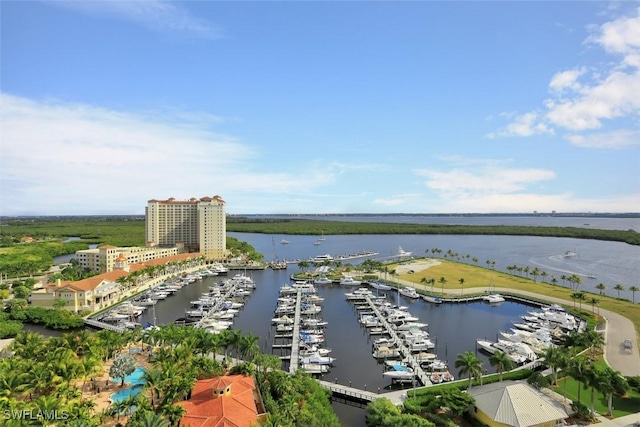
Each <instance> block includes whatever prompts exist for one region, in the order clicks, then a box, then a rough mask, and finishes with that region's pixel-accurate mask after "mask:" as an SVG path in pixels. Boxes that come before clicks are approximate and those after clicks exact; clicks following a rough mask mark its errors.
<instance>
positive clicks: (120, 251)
mask: <svg viewBox="0 0 640 427" xmlns="http://www.w3.org/2000/svg"><path fill="white" fill-rule="evenodd" d="M182 252H184V250H183V247H182V246H174V247H167V248H160V247H154V248H148V247H136V246H133V247H117V246H112V245H102V246H99V247H97V248H95V249H84V250H81V251H76V256H75V258H76V260H77V261H78V264H79V265H80V266H82V267H84V268H87V269H89V270H93V271H100V272H102V273H105V272H109V271H112V270H113V269H114V264H115V262H116V259H117V258H118V257H120V256H124V257H126V258H127V261H128V262H129V264H140V263H145V262H147V261H151V260H154V259H158V258H166V257H169V256H173V255H178V254H179V253H182Z"/></svg>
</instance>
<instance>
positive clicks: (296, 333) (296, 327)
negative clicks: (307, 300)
mask: <svg viewBox="0 0 640 427" xmlns="http://www.w3.org/2000/svg"><path fill="white" fill-rule="evenodd" d="M301 301H302V289H300V288H298V292H297V293H296V311H295V314H294V315H293V337H292V341H291V358H290V362H289V373H292V374H293V373H294V372H295V371H296V370H298V364H299V361H300V307H301Z"/></svg>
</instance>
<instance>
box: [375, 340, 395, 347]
mask: <svg viewBox="0 0 640 427" xmlns="http://www.w3.org/2000/svg"><path fill="white" fill-rule="evenodd" d="M395 344H396V341H395V339H393V338H378V339H377V340H375V341H374V342H373V348H380V347H391V346H393V345H395Z"/></svg>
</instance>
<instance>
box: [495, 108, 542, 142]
mask: <svg viewBox="0 0 640 427" xmlns="http://www.w3.org/2000/svg"><path fill="white" fill-rule="evenodd" d="M539 134H550V135H552V134H553V129H551V128H549V127H548V126H547V125H546V124H545V123H544V122H543V121H541V120H540V118H539V115H538V113H535V112H531V113H526V114H522V115H519V116H517V117H516V118H515V120H514V121H513V122H512V123H510V124H508V125H507V126H506V127H505V128H503V129H502V130H500V131H497V132H492V133H489V134H488V135H486V137H487V138H489V139H493V138H497V137H509V136H521V137H524V136H532V135H539Z"/></svg>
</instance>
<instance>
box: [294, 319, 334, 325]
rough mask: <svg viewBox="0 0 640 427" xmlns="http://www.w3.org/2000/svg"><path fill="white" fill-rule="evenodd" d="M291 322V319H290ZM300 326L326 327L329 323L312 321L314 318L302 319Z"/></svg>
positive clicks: (318, 320) (317, 320)
mask: <svg viewBox="0 0 640 427" xmlns="http://www.w3.org/2000/svg"><path fill="white" fill-rule="evenodd" d="M292 322H293V319H292ZM302 324H303V325H304V326H315V327H318V326H327V325H328V324H329V322H327V321H326V320H322V319H314V318H310V319H302Z"/></svg>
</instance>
